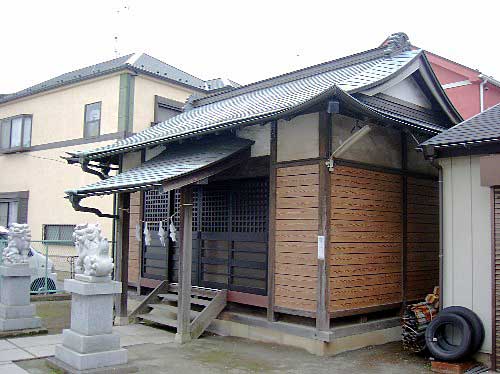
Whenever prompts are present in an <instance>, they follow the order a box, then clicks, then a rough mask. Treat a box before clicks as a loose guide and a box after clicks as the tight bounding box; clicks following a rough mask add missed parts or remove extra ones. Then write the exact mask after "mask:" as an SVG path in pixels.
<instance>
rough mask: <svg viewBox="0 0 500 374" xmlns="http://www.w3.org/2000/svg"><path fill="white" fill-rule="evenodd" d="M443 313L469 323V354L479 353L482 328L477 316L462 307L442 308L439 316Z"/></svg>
mask: <svg viewBox="0 0 500 374" xmlns="http://www.w3.org/2000/svg"><path fill="white" fill-rule="evenodd" d="M445 313H452V314H456V315H459V316H460V317H462V318H464V319H466V320H467V322H469V324H470V326H471V328H472V344H471V347H470V352H469V354H471V355H473V354H474V353H476V352H477V351H479V348H481V345H483V340H484V326H483V323H482V322H481V319H480V318H479V317H478V316H477V314H476V313H474V312H473V311H472V310H470V309H467V308H465V307H463V306H450V307H448V308H444V309H443V310H442V311H441V312H440V313H439V315H443V314H445Z"/></svg>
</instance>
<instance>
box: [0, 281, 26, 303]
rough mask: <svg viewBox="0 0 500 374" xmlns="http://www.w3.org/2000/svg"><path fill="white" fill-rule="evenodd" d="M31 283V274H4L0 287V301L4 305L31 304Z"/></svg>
mask: <svg viewBox="0 0 500 374" xmlns="http://www.w3.org/2000/svg"><path fill="white" fill-rule="evenodd" d="M30 285H31V278H30V276H29V275H26V276H24V275H22V276H21V275H16V276H10V275H9V276H5V275H2V287H0V302H1V303H2V304H4V305H16V306H21V305H29V304H30Z"/></svg>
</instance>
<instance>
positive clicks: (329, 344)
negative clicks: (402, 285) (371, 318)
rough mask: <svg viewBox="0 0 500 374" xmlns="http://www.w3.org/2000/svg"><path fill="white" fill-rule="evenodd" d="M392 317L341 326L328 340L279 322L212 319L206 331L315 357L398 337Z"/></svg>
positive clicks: (399, 331) (395, 339)
mask: <svg viewBox="0 0 500 374" xmlns="http://www.w3.org/2000/svg"><path fill="white" fill-rule="evenodd" d="M392 320H395V319H391V321H390V322H391V323H387V324H384V323H372V324H371V326H372V328H360V327H359V326H353V327H352V328H351V330H352V331H351V333H349V332H348V331H347V330H348V329H346V328H343V329H342V331H341V333H340V334H338V335H339V337H338V338H335V332H333V333H332V338H330V341H324V340H321V339H318V338H314V337H313V336H312V334H311V337H308V336H305V335H307V334H306V333H304V334H303V335H304V336H300V335H298V334H293V333H289V332H287V331H286V328H282V326H281V325H280V326H277V327H276V328H273V327H271V326H270V327H264V326H258V325H250V324H248V323H245V324H243V323H238V322H234V321H230V320H221V319H217V320H214V321H213V322H212V323H211V324H210V326H209V328H208V329H207V331H210V332H212V333H215V334H217V335H222V336H234V337H239V338H245V339H250V340H255V341H261V342H266V343H274V344H282V345H287V346H291V347H296V348H302V349H305V350H306V351H307V352H309V353H312V354H314V355H318V356H334V355H337V354H339V353H342V352H347V351H353V350H356V349H360V348H364V347H368V346H374V345H382V344H386V343H389V342H394V341H399V340H401V327H400V326H398V325H396V326H394V324H395V323H393V321H392ZM396 323H397V322H396ZM266 324H267V323H266ZM367 325H368V324H367ZM290 330H292V329H290Z"/></svg>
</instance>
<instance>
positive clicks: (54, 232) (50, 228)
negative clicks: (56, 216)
mask: <svg viewBox="0 0 500 374" xmlns="http://www.w3.org/2000/svg"><path fill="white" fill-rule="evenodd" d="M73 231H75V225H44V226H43V240H49V241H50V240H54V241H56V240H57V241H73Z"/></svg>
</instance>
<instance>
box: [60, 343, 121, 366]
mask: <svg viewBox="0 0 500 374" xmlns="http://www.w3.org/2000/svg"><path fill="white" fill-rule="evenodd" d="M55 357H56V358H57V359H58V360H60V361H62V362H64V363H66V364H68V365H70V366H71V367H73V368H75V369H77V370H88V369H99V368H103V367H109V366H118V365H124V364H126V363H127V359H128V358H127V350H125V349H123V348H120V349H117V350H113V351H104V352H94V353H78V352H75V351H73V350H71V349H69V348H66V347H65V346H62V345H58V346H56V355H55Z"/></svg>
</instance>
